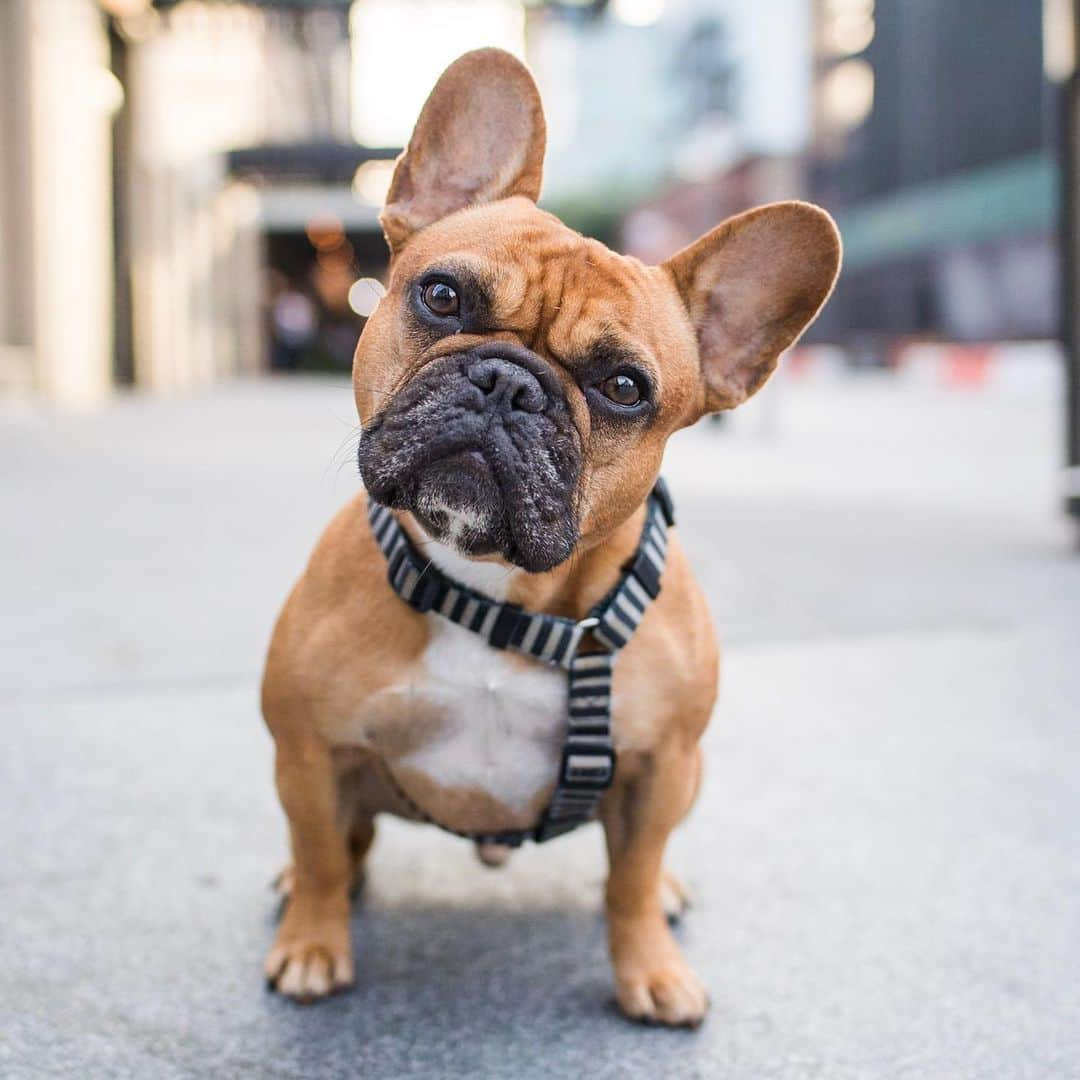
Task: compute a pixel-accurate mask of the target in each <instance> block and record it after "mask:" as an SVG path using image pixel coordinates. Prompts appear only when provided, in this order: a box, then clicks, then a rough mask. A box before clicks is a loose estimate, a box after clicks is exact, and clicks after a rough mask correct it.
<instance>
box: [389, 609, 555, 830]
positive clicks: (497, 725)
mask: <svg viewBox="0 0 1080 1080" xmlns="http://www.w3.org/2000/svg"><path fill="white" fill-rule="evenodd" d="M429 618H431V619H432V625H431V637H430V640H429V643H428V646H427V649H426V651H425V653H424V656H423V673H424V678H423V679H422V680H421V681H419V682H418V683H417V684H414V687H413V691H412V692H413V695H414V701H415V704H416V705H418V706H419V707H420V708H421V709H422V710H423V711H425V712H428V713H433V714H434V715H437V716H438V717H439V718H440V723H439V724H438V725H436V726H435V727H434V729H433V730H432V731H431V732H430V736H429V738H428V739H427V740H426V741H425V742H424V744H423V745H422V746H420V747H418V748H416V749H414V750H412V751H411V752H409V753H408V754H406V755H405V756H404V757H402V758H401V759H400V764H401V765H404V766H407V767H408V768H410V769H414V770H416V771H418V772H421V773H423V774H424V775H425V776H426V777H427V778H428V779H429V780H431V781H432V782H433V783H435V784H438V785H439V786H440V787H445V788H454V789H459V790H461V789H464V790H472V791H481V792H484V793H485V794H487V795H489V796H490V797H491V798H493V799H495V800H496V801H498V802H499V803H502V804H503V805H504V806H507V807H509V808H511V809H522V808H524V807H526V806H528V805H529V804H530V803H532V802H533V801H534V800H535V798H536V797H537V795H538V793H539V792H541V791H542V790H543V789H545V788H547V787H550V785H551V784H552V783H553V781H554V779H555V774H556V772H557V769H558V761H559V753H560V750H561V746H562V736H563V731H564V728H565V726H566V676H565V674H564V673H563V672H561V671H559V670H558V669H554V668H546V667H541V666H540V665H539V664H535V665H534V664H529V665H528V666H525V665H522V664H516V663H513V662H512V661H511V660H510V659H509V658H508V657H507V656H505V655H504V654H502V653H500V652H498V651H496V650H495V649H492V648H491V647H490V646H489V645H487V644H486V643H485V642H484V641H483V639H482V638H480V637H478V636H477V635H476V634H474V633H472V632H471V631H469V630H465V629H463V628H462V627H460V626H456V625H454V624H452V623H448V622H446V621H445V620H444V619H439V618H438V617H437V616H429Z"/></svg>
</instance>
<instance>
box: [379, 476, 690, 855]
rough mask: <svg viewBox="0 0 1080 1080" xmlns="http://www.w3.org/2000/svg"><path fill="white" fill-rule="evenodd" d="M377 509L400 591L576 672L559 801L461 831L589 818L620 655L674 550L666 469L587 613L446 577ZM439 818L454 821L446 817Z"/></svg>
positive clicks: (552, 829)
mask: <svg viewBox="0 0 1080 1080" xmlns="http://www.w3.org/2000/svg"><path fill="white" fill-rule="evenodd" d="M368 518H369V519H370V521H371V528H372V530H373V531H374V533H375V539H376V540H377V541H378V543H379V547H380V548H381V549H382V552H383V554H384V555H385V556H386V560H387V576H388V578H389V580H390V584H391V586H392V587H393V589H394V591H395V592H396V593H397V594H398V596H400V597H401V598H402V599H403V600H404V601H405V602H406V603H407V604H409V605H410V607H412V608H414V609H415V610H416V611H419V612H429V611H433V612H436V613H438V614H439V615H441V616H442V617H443V618H445V619H449V620H450V622H452V623H456V624H457V625H458V626H463V627H465V628H466V629H468V630H472V631H473V632H474V633H476V634H479V635H480V636H481V637H482V638H483V639H484V640H485V641H486V642H487V643H488V644H489V645H490V646H491V647H492V648H495V649H512V650H513V651H514V652H519V653H524V654H525V655H526V656H531V657H533V658H534V659H536V660H539V661H541V662H542V663H545V664H550V665H551V666H552V667H561V668H564V669H565V670H566V672H567V674H568V678H569V693H568V697H567V702H568V710H567V711H568V715H567V726H566V734H565V736H564V738H563V746H562V761H561V764H560V767H559V776H558V782H557V783H556V785H555V790H554V792H553V794H552V797H551V802H550V803H549V804H548V807H547V809H546V810H545V811H544V812H543V814H542V815H541V817H540V822H539V824H538V825H536V827H535V828H532V829H513V830H507V831H505V832H497V833H460V832H458V831H457V830H456V829H447V831H448V832H453V833H456V834H457V835H458V836H465V837H467V838H468V839H470V840H475V841H477V842H480V843H493V844H505V845H507V846H509V847H518V846H519V845H521V844H522V843H524V842H525V841H526V840H530V839H531V840H535V841H536V842H537V843H542V842H543V841H545V840H551V839H553V838H554V837H556V836H561V835H562V834H563V833H567V832H569V831H570V830H571V829H575V828H577V826H578V825H582V824H584V823H585V822H586V821H588V820H590V819H591V818H592V817H593V815H594V814H595V812H596V807H597V804H598V803H599V802H600V797H601V796H602V795H603V793H604V791H605V790H607V788H608V787H610V786H611V782H612V779H613V778H614V775H615V747H614V745H613V742H612V737H611V679H612V670H613V666H614V663H615V658H616V657H617V656H618V654H619V650H620V649H622V647H623V646H624V645H625V644H626V643H627V642H628V641H629V640H630V638H631V637H632V636H633V633H634V631H635V630H636V629H637V626H638V623H640V622H641V619H642V616H644V614H645V611H646V609H647V608H648V606H649V604H650V603H651V602H652V601H653V600H655V599H656V597H657V596H658V595H659V593H660V579H661V577H662V575H663V572H664V563H665V561H666V559H667V531H668V529H669V528H670V527H671V526H672V525H674V524H675V515H674V508H673V506H672V502H671V496H670V494H669V493H668V489H667V485H666V484H665V483H664V481H663V480H662V479H660V480H657V482H656V486H655V487H654V488H653V490H652V492H651V493H650V495H649V499H648V502H647V504H646V515H645V527H644V529H643V530H642V533H641V539H640V540H639V541H638V545H637V549H636V550H635V552H634V556H633V558H632V559H631V560H630V562H628V563H627V564H626V566H625V567H624V568H623V572H622V575H621V576H620V578H619V581H618V583H617V584H616V585H615V587H614V588H613V589H612V590H611V592H609V593H608V594H607V596H605V597H604V599H603V600H601V601H600V603H599V604H597V605H596V606H595V607H594V608H593V609H592V611H590V612H589V614H588V615H587V616H586V617H585V618H584V619H581V620H580V621H577V622H575V621H574V620H573V619H564V618H562V617H560V616H558V615H544V614H536V613H533V612H529V611H525V610H524V609H523V608H521V607H519V606H518V605H517V604H509V603H500V602H498V601H496V600H492V599H491V598H490V597H488V596H485V595H484V594H483V593H480V592H478V591H477V590H475V589H471V588H468V587H467V586H465V585H460V584H458V583H457V582H455V581H453V580H452V579H451V578H449V577H447V576H446V575H445V574H444V573H443V572H442V571H441V570H439V569H438V567H436V566H435V565H434V564H433V563H431V562H429V561H428V560H426V559H424V558H423V557H422V556H421V555H420V554H419V553H418V552H417V551H416V549H415V548H414V547H413V545H412V543H411V542H410V540H409V538H408V537H407V536H406V535H405V532H404V530H403V529H402V528H401V526H400V525H399V524H398V522H397V519H396V518H395V517H394V515H393V514H392V513H391V512H390V511H389V510H388V509H387V508H386V507H384V506H380V505H378V504H377V503H375V502H373V501H371V500H370V499H369V500H368ZM390 779H391V782H392V783H394V786H395V787H397V791H398V795H399V796H400V797H401V798H402V799H403V800H404V801H405V802H406V803H408V805H409V806H410V808H411V809H412V810H413V811H414V812H415V813H416V814H417V815H418V816H420V817H421V818H423V819H424V820H426V821H429V822H431V823H432V824H435V825H440V823H439V822H437V821H435V820H434V819H433V818H432V817H431V816H430V815H429V814H427V813H426V812H424V811H423V810H422V809H421V808H420V807H419V806H417V805H416V804H415V803H414V802H413V801H412V800H411V799H410V798H409V797H408V796H407V795H406V794H405V793H404V792H403V791H402V790H401V788H400V787H398V785H397V783H396V781H394V779H393V776H392V775H391V776H390ZM440 828H444V829H446V828H447V827H446V826H445V825H440Z"/></svg>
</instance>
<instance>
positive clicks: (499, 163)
mask: <svg viewBox="0 0 1080 1080" xmlns="http://www.w3.org/2000/svg"><path fill="white" fill-rule="evenodd" d="M546 140H547V129H546V125H545V123H544V110H543V107H542V106H541V104H540V94H539V92H538V91H537V89H536V83H535V82H533V77H532V75H530V74H529V70H528V68H526V67H525V65H524V64H523V63H522V62H521V61H520V60H518V59H516V58H515V57H513V56H511V55H510V53H508V52H503V51H502V50H501V49H477V50H476V51H475V52H468V53H465V55H464V56H461V57H459V58H458V59H457V60H455V61H454V62H453V63H452V64H451V65H450V66H449V67H448V68H447V69H446V70H445V71H444V72H443V73H442V75H441V76H440V78H439V81H438V82H437V83H436V84H435V89H434V90H432V91H431V94H430V95H429V97H428V99H427V101H426V102H425V104H424V108H423V109H422V110H421V112H420V119H419V120H417V122H416V127H415V129H414V130H413V133H412V138H411V139H409V145H408V146H407V147H406V148H405V152H404V153H403V154H402V155H401V157H400V158H398V162H397V167H396V169H395V170H394V178H393V180H392V181H391V183H390V191H389V193H388V194H387V197H386V206H385V207H384V208H383V212H382V214H381V215H380V217H379V221H380V222H381V223H382V227H383V232H384V233H385V234H386V241H387V243H388V244H389V245H390V250H391V251H392V252H394V253H396V252H397V251H398V250H399V249H400V248H401V247H402V246H403V245H404V244H405V243H406V241H407V240H408V239H409V237H410V236H412V235H413V233H415V232H416V231H417V230H419V229H422V228H424V226H425V225H430V224H431V223H432V222H433V221H438V220H439V218H442V217H445V216H446V215H447V214H452V213H453V212H454V211H455V210H461V209H462V208H463V207H466V206H472V205H474V204H477V203H488V202H494V201H495V200H497V199H506V198H509V197H510V196H511V195H524V196H525V197H526V198H529V199H532V200H534V201H535V200H536V199H537V198H538V197H539V195H540V181H541V177H542V174H543V164H544V146H545V143H546Z"/></svg>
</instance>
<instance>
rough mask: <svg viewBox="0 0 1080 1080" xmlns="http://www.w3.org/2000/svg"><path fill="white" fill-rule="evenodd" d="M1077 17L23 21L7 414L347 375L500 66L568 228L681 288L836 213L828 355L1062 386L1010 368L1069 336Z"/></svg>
mask: <svg viewBox="0 0 1080 1080" xmlns="http://www.w3.org/2000/svg"><path fill="white" fill-rule="evenodd" d="M1073 9H1074V4H1073V2H1072V0H1043V2H1039V0H1024V2H1016V0H980V2H979V4H978V5H977V15H975V11H976V9H973V8H972V7H971V6H970V5H966V4H964V5H961V4H956V3H949V2H947V0H757V2H755V3H753V4H741V3H735V2H725V0H551V2H542V0H524V2H522V0H356V2H353V3H347V2H333V0H307V2H305V0H264V2H244V3H242V2H227V0H181V2H174V0H157V2H151V0H6V2H5V3H4V4H3V6H2V8H0V101H2V105H0V139H2V145H3V151H4V153H3V163H2V167H0V238H2V241H0V245H2V247H0V250H2V251H3V276H2V277H0V393H6V394H14V393H20V392H23V393H26V392H29V393H33V394H36V395H40V396H41V397H44V398H46V399H48V400H50V401H54V402H57V403H61V404H73V405H78V406H85V405H87V404H93V403H96V402H100V401H101V400H103V399H104V398H106V397H108V396H109V395H110V394H111V393H113V392H114V391H115V390H116V389H118V388H123V387H130V386H134V387H136V388H139V389H146V390H153V391H158V392H171V391H176V390H189V389H192V388H196V387H202V386H207V385H209V384H211V383H213V382H215V381H217V380H221V379H225V378H228V377H230V376H232V375H235V374H237V373H255V372H271V371H305V370H331V371H338V372H342V371H345V370H347V368H348V365H349V361H350V358H351V354H352V349H353V345H354V342H355V338H356V335H357V332H358V330H359V329H360V327H361V325H362V319H361V318H360V317H359V316H358V315H356V314H355V312H354V311H352V310H351V308H350V303H349V288H350V286H351V285H352V283H353V282H354V281H355V280H356V279H357V278H359V277H363V276H380V275H382V274H383V273H384V272H385V260H386V254H385V250H384V246H383V243H382V240H381V237H380V234H379V229H378V225H377V222H376V214H377V211H378V208H379V205H380V203H381V200H382V196H383V194H384V192H385V189H386V185H387V182H388V178H389V175H390V171H391V168H392V166H391V161H392V159H393V157H394V155H395V154H396V153H397V152H398V150H399V149H400V147H401V146H402V144H403V142H404V141H405V140H406V139H407V137H408V134H409V131H410V128H411V125H412V122H413V120H414V118H415V116H416V112H417V110H418V108H419V106H420V104H421V102H422V101H423V99H424V96H425V95H426V93H427V91H428V89H429V88H430V86H431V85H432V83H433V81H434V80H435V78H436V77H437V75H438V73H439V72H440V71H441V69H442V68H443V67H444V66H445V65H446V64H447V63H448V62H449V61H450V60H451V59H452V58H453V57H455V56H456V55H458V54H459V53H461V52H463V51H465V50H466V49H468V48H472V47H475V46H478V45H481V44H497V45H500V46H502V47H504V48H507V49H509V50H511V51H513V52H515V53H517V54H519V55H521V56H523V57H525V58H526V59H527V60H528V61H529V62H530V64H531V65H532V66H533V68H534V70H535V72H536V74H537V77H538V79H539V81H540V84H541V88H542V91H543V93H544V97H545V102H546V105H547V110H548V116H549V124H550V131H551V151H550V155H549V159H548V170H547V176H548V180H547V187H546V192H545V203H546V205H548V206H549V207H550V208H551V209H553V210H555V211H556V212H558V213H560V214H561V215H563V216H564V217H565V218H566V219H567V220H568V221H569V222H570V223H571V224H573V225H575V226H576V227H578V228H580V229H582V230H583V231H585V232H587V233H591V234H594V235H596V236H598V237H600V238H602V239H603V240H605V241H607V242H608V243H611V244H613V245H615V246H616V247H618V248H620V249H622V250H625V251H628V252H631V253H633V254H636V255H639V256H640V257H642V258H644V259H646V260H649V261H656V260H659V259H661V258H663V257H664V256H666V255H668V254H670V253H671V252H672V251H673V250H675V249H676V248H678V247H680V246H681V245H683V244H684V243H686V242H688V241H689V240H691V239H692V238H694V237H695V236H697V235H698V234H699V233H701V232H703V231H704V230H706V229H707V228H709V227H711V226H712V225H713V224H715V223H716V222H717V221H718V220H720V219H721V218H723V217H724V216H726V215H728V214H730V213H733V212H736V211H738V210H741V209H744V208H745V207H747V206H750V205H752V204H754V203H759V202H764V201H768V200H771V199H775V198H789V197H803V198H809V199H813V200H815V201H818V202H820V203H822V204H823V205H825V206H826V207H828V208H829V209H830V210H832V211H833V212H834V213H835V214H836V216H837V217H838V219H839V221H840V224H841V228H842V231H843V234H844V237H845V241H846V267H845V273H844V276H843V279H842V282H841V285H840V288H839V290H838V293H837V295H836V297H835V298H834V299H833V301H832V303H831V304H830V305H829V307H828V309H827V310H826V312H825V315H824V317H823V318H822V319H821V320H820V321H819V322H818V324H817V326H816V327H815V328H814V329H813V331H812V332H811V334H810V335H809V337H808V338H807V342H808V343H813V344H827V345H829V346H831V348H830V349H829V350H828V351H827V352H825V351H822V352H821V354H820V356H821V357H827V358H828V362H832V363H839V364H848V365H854V366H868V367H877V368H882V367H885V368H899V367H902V366H904V365H905V364H908V363H916V364H922V365H930V366H938V367H940V368H941V370H942V372H943V377H944V378H949V379H953V380H957V381H966V380H973V381H979V380H984V379H987V378H991V377H994V378H996V377H1002V378H1016V379H1021V380H1022V379H1025V378H1031V379H1039V378H1044V379H1053V378H1055V377H1059V376H1060V370H1059V365H1060V358H1059V354H1058V353H1057V352H1056V350H1055V348H1054V347H1053V346H1052V345H1046V344H1041V345H1038V346H1035V347H1025V348H1010V347H1008V346H1007V345H1006V344H1005V343H1011V342H1040V343H1047V342H1052V341H1055V340H1061V339H1067V338H1068V336H1069V334H1068V327H1067V326H1066V325H1065V323H1066V320H1064V319H1063V318H1062V314H1061V313H1062V310H1063V301H1064V299H1065V290H1066V289H1067V288H1068V285H1067V284H1066V282H1067V281H1068V275H1067V274H1065V273H1064V269H1065V267H1066V266H1067V263H1068V260H1067V256H1068V254H1069V252H1068V251H1067V250H1065V249H1067V248H1068V247H1069V245H1068V244H1065V245H1063V244H1062V243H1061V240H1062V237H1063V236H1065V237H1067V236H1068V235H1069V231H1068V230H1069V227H1068V223H1067V218H1068V214H1069V207H1068V205H1067V200H1065V199H1064V198H1063V192H1064V190H1065V185H1063V183H1062V170H1063V169H1068V167H1069V161H1070V156H1069V154H1068V152H1067V151H1066V142H1067V127H1068V125H1067V119H1068V117H1067V113H1068V109H1067V108H1066V101H1067V89H1068V86H1069V80H1070V78H1071V77H1072V74H1073V70H1074V49H1073V37H1074V16H1075V11H1074V10H1073ZM973 16H974V17H973ZM1074 231H1075V230H1074ZM928 342H929V343H949V345H950V346H953V345H957V344H962V345H963V347H962V348H955V347H949V348H947V349H945V350H941V349H930V350H928V349H926V348H925V347H924V346H925V344H926V343H928ZM806 356H807V358H809V357H810V356H811V354H810V353H807V354H806ZM999 367H1000V368H1001V369H1002V372H1001V374H1000V376H999V375H998V373H997V371H996V369H997V368H999Z"/></svg>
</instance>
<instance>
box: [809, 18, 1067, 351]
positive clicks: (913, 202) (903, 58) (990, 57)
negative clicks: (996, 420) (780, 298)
mask: <svg viewBox="0 0 1080 1080" xmlns="http://www.w3.org/2000/svg"><path fill="white" fill-rule="evenodd" d="M815 5H816V10H815V41H814V45H815V51H816V79H815V83H816V85H815V139H814V144H813V154H812V165H811V170H810V171H811V175H810V190H811V193H812V195H813V197H815V198H816V199H818V200H819V201H821V202H823V203H824V204H825V205H827V206H829V207H830V208H832V209H833V210H835V211H836V213H837V215H838V218H839V221H840V225H841V231H842V232H843V234H844V241H845V269H844V274H843V277H842V280H841V283H840V286H839V288H838V290H837V294H836V296H835V297H834V299H833V300H832V301H831V302H830V304H829V306H828V308H827V310H826V312H825V314H824V317H823V318H822V320H821V321H820V322H819V323H818V325H817V326H816V327H815V329H814V334H815V335H816V336H817V337H819V338H832V339H839V340H846V341H852V340H856V339H861V340H863V341H864V342H866V343H868V348H869V350H870V352H871V354H873V353H875V352H878V353H880V352H881V350H883V349H885V348H887V343H888V341H889V340H890V339H892V338H895V337H896V336H897V335H913V334H917V335H932V336H937V337H941V338H945V339H949V340H955V341H973V340H974V341H978V340H982V341H986V340H994V339H1002V338H1006V339H1007V338H1049V337H1055V336H1056V335H1057V334H1058V332H1059V310H1060V299H1059V291H1058V281H1059V272H1058V254H1057V227H1058V204H1059V194H1058V170H1057V162H1056V160H1055V150H1054V147H1055V144H1056V141H1057V138H1058V126H1059V122H1058V117H1057V112H1058V110H1057V97H1058V92H1057V88H1056V87H1055V86H1054V85H1053V83H1052V82H1051V81H1050V80H1049V79H1048V78H1047V77H1046V74H1045V72H1046V71H1047V70H1050V71H1052V70H1053V64H1054V51H1055V48H1056V45H1057V40H1056V31H1055V28H1054V26H1053V23H1052V21H1050V19H1051V16H1052V11H1051V10H1050V9H1051V8H1052V7H1053V5H1052V4H1048V5H1047V8H1048V21H1047V24H1046V34H1045V46H1046V48H1045V50H1044V23H1043V10H1042V7H1041V5H1040V4H1039V3H1036V2H1035V0H1030V2H1027V3H1017V2H1016V0H980V3H979V4H978V5H977V8H978V10H977V12H975V11H973V10H972V9H971V7H970V6H969V5H964V4H957V3H955V2H953V0H815ZM1044 51H1045V54H1046V55H1045V56H1044ZM875 342H876V343H877V345H876V347H875V344H874V343H875Z"/></svg>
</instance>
